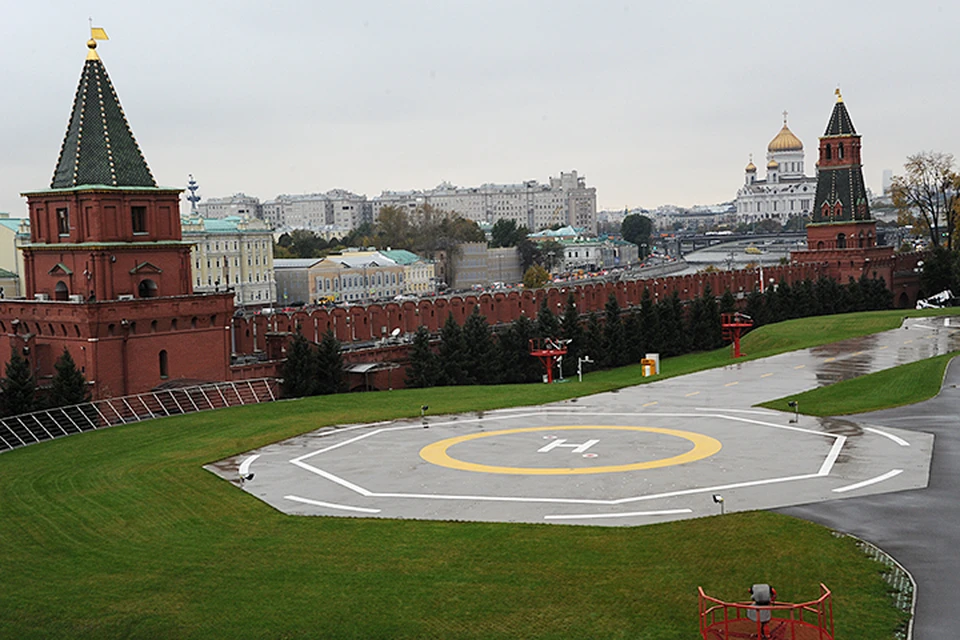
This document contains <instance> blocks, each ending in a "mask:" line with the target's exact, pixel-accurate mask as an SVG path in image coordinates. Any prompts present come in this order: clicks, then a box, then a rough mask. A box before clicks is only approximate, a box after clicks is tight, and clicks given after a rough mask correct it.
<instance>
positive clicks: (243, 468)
mask: <svg viewBox="0 0 960 640" xmlns="http://www.w3.org/2000/svg"><path fill="white" fill-rule="evenodd" d="M259 457H260V454H259V453H258V454H256V455H253V456H248V457H247V458H246V459H245V460H244V461H243V462H241V463H240V469H239V471H238V472H237V473H239V474H240V475H241V476H245V475H247V474H248V473H250V465H251V464H253V461H254V460H256V459H257V458H259Z"/></svg>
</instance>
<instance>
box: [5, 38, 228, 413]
mask: <svg viewBox="0 0 960 640" xmlns="http://www.w3.org/2000/svg"><path fill="white" fill-rule="evenodd" d="M97 32H100V34H102V30H94V34H95V35H97ZM102 35H103V36H104V37H101V38H100V39H105V34H102ZM87 47H88V49H89V50H88V53H87V59H86V62H85V63H84V66H83V72H82V74H81V77H80V83H79V85H78V87H77V92H76V96H75V98H74V102H73V109H72V111H71V114H70V119H69V122H68V125H67V131H66V135H65V136H64V139H63V144H62V145H61V147H60V155H59V158H58V160H57V165H56V168H55V170H54V174H53V179H52V180H51V182H50V186H49V187H48V188H46V189H41V190H37V191H28V192H26V193H24V194H22V195H24V196H25V197H26V199H27V207H28V209H29V215H30V238H29V241H28V242H26V243H24V244H23V245H22V251H23V261H24V269H23V277H24V294H25V295H24V297H23V298H20V299H10V298H6V299H4V300H2V301H0V334H5V335H6V336H7V338H8V339H7V340H0V360H2V361H3V362H7V361H9V360H10V356H11V351H13V350H18V351H19V352H20V353H22V354H23V355H24V356H25V357H26V358H27V359H28V360H29V362H30V364H31V366H32V369H33V372H34V375H35V376H36V378H37V380H38V382H39V383H40V384H41V385H43V384H45V382H46V381H47V380H49V379H50V378H51V377H52V375H53V373H54V363H55V362H56V360H57V359H58V358H59V357H60V355H61V353H62V352H63V350H64V349H67V350H68V351H69V352H70V354H71V356H72V357H73V359H74V361H75V362H76V363H77V366H78V367H79V368H80V369H81V371H82V372H83V374H84V375H85V377H86V378H87V380H88V381H89V383H90V385H91V392H92V395H93V397H94V398H103V397H109V396H117V395H127V394H131V393H137V392H141V391H146V390H149V389H151V388H153V387H155V386H157V385H159V384H161V383H163V382H165V381H168V380H170V381H173V380H176V379H184V380H203V381H208V380H228V379H230V377H231V372H230V355H231V350H230V347H231V345H230V326H231V319H232V317H233V313H234V303H233V296H234V294H233V293H232V292H215V293H207V294H195V293H194V291H193V277H192V274H191V255H190V252H191V247H192V245H193V243H192V242H189V241H185V240H184V239H183V237H182V235H181V227H180V192H181V190H180V189H177V188H170V187H161V186H158V185H157V183H156V181H155V180H154V177H153V175H152V174H151V172H150V169H149V168H148V166H147V162H146V160H145V159H144V157H143V154H142V153H141V152H140V148H139V146H138V145H137V142H136V140H135V138H134V136H133V132H132V131H131V129H130V126H129V124H128V122H127V118H126V115H125V114H124V112H123V109H122V108H121V106H120V100H119V99H118V97H117V93H116V91H115V90H114V88H113V84H112V83H111V82H110V78H109V76H108V75H107V71H106V68H105V67H104V65H103V62H102V61H101V60H100V56H99V55H98V53H97V50H96V48H97V43H96V40H94V39H91V40H90V41H89V42H88V43H87Z"/></svg>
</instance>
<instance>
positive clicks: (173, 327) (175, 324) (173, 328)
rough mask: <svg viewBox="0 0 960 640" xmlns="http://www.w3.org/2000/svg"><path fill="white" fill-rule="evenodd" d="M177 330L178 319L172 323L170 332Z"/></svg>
mask: <svg viewBox="0 0 960 640" xmlns="http://www.w3.org/2000/svg"><path fill="white" fill-rule="evenodd" d="M176 330H177V319H176V318H174V319H173V320H171V321H170V331H176Z"/></svg>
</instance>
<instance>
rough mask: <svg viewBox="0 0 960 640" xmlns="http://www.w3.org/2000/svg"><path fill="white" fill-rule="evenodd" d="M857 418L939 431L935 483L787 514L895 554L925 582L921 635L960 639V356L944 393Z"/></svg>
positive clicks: (932, 639)
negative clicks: (959, 592)
mask: <svg viewBox="0 0 960 640" xmlns="http://www.w3.org/2000/svg"><path fill="white" fill-rule="evenodd" d="M850 420H851V421H855V422H857V423H859V424H863V425H876V426H877V427H878V428H881V429H886V428H889V427H894V428H897V429H905V430H907V431H909V432H911V433H924V434H927V433H929V434H933V435H934V436H935V437H936V447H935V449H934V455H933V464H932V465H931V468H930V483H929V486H928V487H927V488H926V489H925V490H923V491H904V492H899V493H888V494H882V495H871V496H866V497H856V498H852V499H849V500H842V501H839V502H824V503H819V504H811V505H807V506H803V507H793V508H789V509H783V510H782V511H781V512H782V513H786V514H790V515H794V516H798V517H800V518H805V519H807V520H812V521H814V522H818V523H820V524H823V525H826V526H828V527H830V528H832V529H837V530H839V531H845V532H849V533H853V534H854V535H857V536H859V537H861V538H863V539H865V540H869V541H870V542H872V543H874V544H876V545H877V546H879V547H880V548H881V549H883V550H884V551H886V552H887V553H889V554H890V555H892V556H893V557H894V558H896V559H897V561H898V562H900V563H901V564H902V565H904V566H905V567H906V568H907V570H909V571H910V572H911V573H912V574H913V577H914V579H915V580H916V581H917V612H916V618H915V619H914V638H916V639H917V640H955V639H956V638H957V637H960V607H956V606H954V605H955V604H956V603H955V602H954V601H953V596H954V595H955V594H954V591H953V590H954V589H956V588H957V587H958V586H960V551H958V550H960V361H958V360H953V361H952V362H951V363H950V366H949V367H948V368H947V375H946V377H945V379H944V385H943V389H942V390H941V392H940V394H939V395H938V396H937V397H936V398H933V399H931V400H928V401H926V402H922V403H919V404H915V405H912V406H909V407H900V408H897V409H888V410H886V411H877V412H874V413H864V414H860V415H857V416H852V417H851V418H850Z"/></svg>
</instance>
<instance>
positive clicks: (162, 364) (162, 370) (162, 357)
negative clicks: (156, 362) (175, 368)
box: [160, 349, 170, 378]
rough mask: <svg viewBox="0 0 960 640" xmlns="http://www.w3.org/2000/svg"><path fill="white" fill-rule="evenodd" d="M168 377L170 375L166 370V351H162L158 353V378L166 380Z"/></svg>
mask: <svg viewBox="0 0 960 640" xmlns="http://www.w3.org/2000/svg"><path fill="white" fill-rule="evenodd" d="M169 375H170V374H169V372H168V370H167V350H166V349H162V350H161V351H160V377H161V378H166V377H167V376H169Z"/></svg>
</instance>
